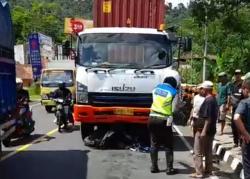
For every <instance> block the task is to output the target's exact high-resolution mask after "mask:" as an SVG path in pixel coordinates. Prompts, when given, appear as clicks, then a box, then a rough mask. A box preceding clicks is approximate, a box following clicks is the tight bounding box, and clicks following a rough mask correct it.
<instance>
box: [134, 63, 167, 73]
mask: <svg viewBox="0 0 250 179" xmlns="http://www.w3.org/2000/svg"><path fill="white" fill-rule="evenodd" d="M159 67H167V65H166V64H154V65H149V66H145V67H143V68H140V69H137V70H135V73H138V72H141V73H147V72H149V73H151V74H154V71H153V70H150V69H149V68H151V69H157V68H159Z"/></svg>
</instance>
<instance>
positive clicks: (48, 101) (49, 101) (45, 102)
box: [41, 99, 56, 106]
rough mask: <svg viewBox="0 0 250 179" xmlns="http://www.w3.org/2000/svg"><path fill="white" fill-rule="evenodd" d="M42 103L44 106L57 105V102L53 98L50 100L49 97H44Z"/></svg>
mask: <svg viewBox="0 0 250 179" xmlns="http://www.w3.org/2000/svg"><path fill="white" fill-rule="evenodd" d="M41 104H42V105H43V106H56V103H55V102H54V101H53V100H49V99H42V100H41Z"/></svg>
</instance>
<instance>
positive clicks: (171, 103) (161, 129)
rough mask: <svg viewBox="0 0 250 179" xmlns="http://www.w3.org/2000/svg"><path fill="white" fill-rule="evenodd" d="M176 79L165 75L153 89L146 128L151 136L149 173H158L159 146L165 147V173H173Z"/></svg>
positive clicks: (176, 96)
mask: <svg viewBox="0 0 250 179" xmlns="http://www.w3.org/2000/svg"><path fill="white" fill-rule="evenodd" d="M177 85H178V84H177V80H176V79H175V78H173V77H167V78H166V79H165V80H164V82H163V83H162V84H159V85H158V86H157V87H156V88H155V89H154V90H153V104H152V106H151V112H150V118H149V121H148V128H149V132H150V138H151V152H150V157H151V162H152V166H151V173H158V172H159V168H158V163H157V161H158V150H159V147H160V146H163V147H164V148H165V154H166V164H167V170H166V174H167V175H173V174H175V173H176V171H175V170H174V168H173V160H174V157H173V132H172V121H173V111H174V107H175V104H176V103H177V98H178V94H177Z"/></svg>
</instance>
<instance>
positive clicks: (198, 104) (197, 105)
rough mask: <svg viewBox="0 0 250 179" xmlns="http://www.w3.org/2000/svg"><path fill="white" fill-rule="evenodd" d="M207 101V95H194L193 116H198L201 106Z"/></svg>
mask: <svg viewBox="0 0 250 179" xmlns="http://www.w3.org/2000/svg"><path fill="white" fill-rule="evenodd" d="M204 101H205V97H203V96H201V95H199V94H197V95H195V96H194V101H193V114H192V117H195V118H198V117H199V116H198V114H199V111H200V108H201V105H202V104H203V102H204Z"/></svg>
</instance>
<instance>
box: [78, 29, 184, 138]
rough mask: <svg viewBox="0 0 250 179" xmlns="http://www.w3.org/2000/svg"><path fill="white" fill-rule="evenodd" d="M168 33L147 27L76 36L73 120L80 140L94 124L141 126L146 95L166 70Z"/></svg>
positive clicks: (170, 72) (146, 108) (147, 101)
mask: <svg viewBox="0 0 250 179" xmlns="http://www.w3.org/2000/svg"><path fill="white" fill-rule="evenodd" d="M173 46H174V42H172V41H171V38H170V37H169V34H168V33H166V32H165V31H158V30H157V29H151V28H126V27H119V28H118V27H117V28H116V27H112V28H92V29H86V30H85V31H84V32H82V33H81V34H79V41H78V58H77V62H76V65H77V66H76V83H77V88H76V104H75V105H74V119H75V120H76V121H78V122H81V131H82V136H85V135H87V134H86V133H87V131H89V130H90V128H92V127H93V125H98V124H103V123H105V124H113V123H131V124H133V123H134V124H146V123H147V121H148V117H149V112H150V106H151V103H152V90H153V89H154V87H155V86H156V85H157V84H159V83H162V82H163V81H164V79H165V78H166V77H169V76H172V77H174V78H175V79H177V82H178V84H179V85H180V76H179V74H178V72H177V71H176V70H174V69H173V68H172V64H173Z"/></svg>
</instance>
